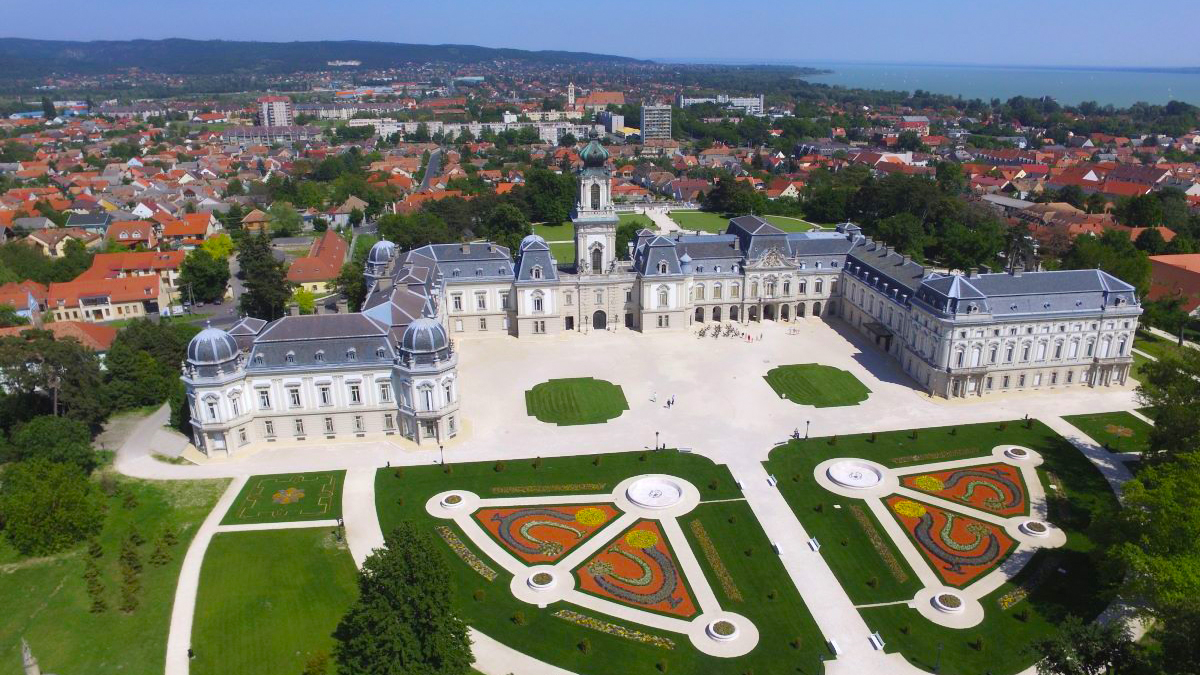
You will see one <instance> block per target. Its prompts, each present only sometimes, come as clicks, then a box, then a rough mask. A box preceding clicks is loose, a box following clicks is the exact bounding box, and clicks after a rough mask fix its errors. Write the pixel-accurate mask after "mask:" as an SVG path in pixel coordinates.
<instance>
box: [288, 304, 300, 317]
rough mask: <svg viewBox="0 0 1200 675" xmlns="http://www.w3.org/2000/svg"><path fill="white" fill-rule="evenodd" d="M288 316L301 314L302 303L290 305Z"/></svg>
mask: <svg viewBox="0 0 1200 675" xmlns="http://www.w3.org/2000/svg"><path fill="white" fill-rule="evenodd" d="M287 309H288V316H300V305H298V304H295V303H292V304H290V305H288V308H287Z"/></svg>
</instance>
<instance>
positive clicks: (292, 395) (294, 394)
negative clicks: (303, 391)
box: [288, 387, 300, 408]
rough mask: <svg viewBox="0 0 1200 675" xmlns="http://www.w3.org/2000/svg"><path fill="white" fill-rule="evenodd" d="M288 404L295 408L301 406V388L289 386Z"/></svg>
mask: <svg viewBox="0 0 1200 675" xmlns="http://www.w3.org/2000/svg"><path fill="white" fill-rule="evenodd" d="M288 405H290V406H292V407H293V408H299V407H300V388H299V387H288Z"/></svg>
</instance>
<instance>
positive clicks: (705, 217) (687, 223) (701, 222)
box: [670, 211, 817, 234]
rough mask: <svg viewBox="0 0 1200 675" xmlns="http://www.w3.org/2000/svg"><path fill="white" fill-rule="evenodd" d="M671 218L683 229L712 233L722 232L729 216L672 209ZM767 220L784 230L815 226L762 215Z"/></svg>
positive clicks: (782, 217) (803, 230)
mask: <svg viewBox="0 0 1200 675" xmlns="http://www.w3.org/2000/svg"><path fill="white" fill-rule="evenodd" d="M670 215H671V220H674V221H675V222H676V223H679V226H680V227H682V228H683V229H685V230H700V231H702V232H711V233H714V234H721V233H724V232H725V230H726V229H727V228H728V227H729V217H728V216H726V215H723V214H720V213H711V212H709V211H672V212H671V214H670ZM763 218H765V219H766V220H767V222H769V223H771V224H772V225H774V226H775V227H778V228H779V229H781V230H783V231H784V232H807V231H809V230H812V229H816V228H817V226H816V225H814V224H812V223H810V222H808V221H805V220H801V219H799V218H789V217H787V216H763Z"/></svg>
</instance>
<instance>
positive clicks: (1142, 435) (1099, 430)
mask: <svg viewBox="0 0 1200 675" xmlns="http://www.w3.org/2000/svg"><path fill="white" fill-rule="evenodd" d="M1063 419H1064V420H1066V421H1068V422H1070V423H1071V424H1073V425H1075V426H1076V427H1077V428H1078V429H1079V430H1080V431H1082V432H1083V433H1085V434H1087V435H1088V436H1091V437H1092V440H1094V441H1096V442H1097V443H1100V444H1102V445H1104V447H1105V448H1107V449H1109V450H1111V451H1113V452H1145V451H1146V450H1148V449H1149V447H1150V431H1151V430H1153V428H1154V427H1152V426H1150V425H1149V424H1146V423H1145V422H1143V421H1142V420H1140V419H1138V418H1136V417H1134V416H1133V415H1131V414H1129V413H1127V412H1125V411H1123V410H1121V411H1118V412H1110V413H1096V414H1094V415H1071V416H1069V417H1064V418H1063Z"/></svg>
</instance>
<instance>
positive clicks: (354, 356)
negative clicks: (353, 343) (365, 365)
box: [346, 349, 358, 361]
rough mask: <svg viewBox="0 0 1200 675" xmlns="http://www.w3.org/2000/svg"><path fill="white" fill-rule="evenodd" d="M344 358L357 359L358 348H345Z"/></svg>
mask: <svg viewBox="0 0 1200 675" xmlns="http://www.w3.org/2000/svg"><path fill="white" fill-rule="evenodd" d="M346 360H347V361H357V360H358V350H356V349H347V350H346Z"/></svg>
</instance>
